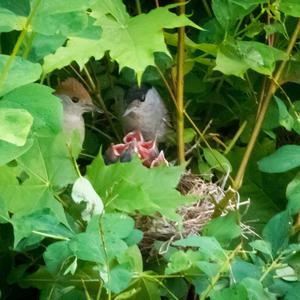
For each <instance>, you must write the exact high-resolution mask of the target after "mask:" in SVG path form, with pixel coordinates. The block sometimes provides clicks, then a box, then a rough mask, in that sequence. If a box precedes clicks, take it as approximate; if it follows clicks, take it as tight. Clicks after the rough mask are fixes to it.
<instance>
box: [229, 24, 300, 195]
mask: <svg viewBox="0 0 300 300" xmlns="http://www.w3.org/2000/svg"><path fill="white" fill-rule="evenodd" d="M299 33H300V19H298V23H297V25H296V28H295V30H294V32H293V35H292V37H291V39H290V42H289V45H288V47H287V50H286V53H287V54H288V56H290V55H291V52H292V49H293V48H294V46H295V43H296V40H297V38H298V36H299ZM286 63H287V61H286V60H284V61H282V62H281V64H280V65H279V68H278V70H277V71H276V72H275V74H274V76H273V77H272V78H273V80H271V81H270V84H269V88H268V89H267V94H266V97H265V98H264V99H263V102H262V105H261V108H260V112H259V115H258V117H257V120H256V124H255V126H254V128H253V131H252V134H251V137H250V140H249V143H248V145H247V148H246V151H245V153H244V156H243V159H242V162H241V164H240V167H239V169H238V172H237V174H236V177H235V180H234V185H233V187H234V189H236V190H238V189H239V188H240V187H241V185H242V183H243V178H244V175H245V172H246V168H247V165H248V162H249V159H250V156H251V154H252V151H253V149H254V146H255V143H256V140H257V138H258V135H259V133H260V129H261V127H262V124H263V121H264V118H265V115H266V112H267V110H268V107H269V104H270V102H271V99H272V97H273V95H274V94H275V92H276V90H277V88H278V87H277V84H276V82H280V77H281V75H282V72H283V70H284V67H285V66H286Z"/></svg>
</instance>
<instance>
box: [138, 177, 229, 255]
mask: <svg viewBox="0 0 300 300" xmlns="http://www.w3.org/2000/svg"><path fill="white" fill-rule="evenodd" d="M177 189H178V190H179V191H180V192H181V193H182V194H183V195H193V196H196V197H197V198H198V200H197V201H196V202H195V203H194V204H189V205H185V206H183V207H180V208H179V209H178V210H177V213H178V214H179V215H181V216H182V219H183V224H182V227H181V228H179V227H178V224H176V223H175V222H174V221H170V220H168V219H166V218H164V217H162V216H160V215H157V216H154V217H149V216H147V217H145V216H141V215H138V216H137V217H136V226H137V228H139V229H140V230H142V231H143V232H144V238H143V240H142V242H141V244H140V246H141V250H142V252H144V253H148V254H149V253H150V251H151V249H152V248H153V244H154V242H155V241H162V242H165V244H167V245H168V244H170V243H171V242H172V241H174V240H177V239H180V238H184V237H187V236H189V235H191V234H199V233H200V232H201V230H202V228H203V226H204V225H205V224H206V223H207V222H208V221H209V220H210V218H211V216H212V214H213V212H214V208H215V205H214V203H218V202H219V201H220V200H221V199H222V198H223V197H224V190H223V189H222V188H221V187H220V186H218V185H217V184H215V183H211V182H205V181H204V180H203V179H202V178H201V177H200V176H198V175H194V174H191V173H190V172H188V173H186V174H184V175H183V176H182V178H181V180H180V183H179V185H178V187H177ZM229 206H231V207H232V204H229ZM229 208H230V207H229Z"/></svg>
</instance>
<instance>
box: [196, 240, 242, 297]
mask: <svg viewBox="0 0 300 300" xmlns="http://www.w3.org/2000/svg"><path fill="white" fill-rule="evenodd" d="M241 248H242V246H241V244H239V245H238V246H237V247H236V248H235V249H234V250H233V251H232V252H231V253H230V255H229V256H227V259H226V260H225V262H224V263H223V265H222V266H221V268H220V270H219V272H218V274H217V275H216V276H214V277H213V278H212V280H211V282H210V285H209V286H208V287H207V288H206V290H205V291H204V292H203V293H202V294H201V296H200V300H205V299H206V297H207V296H208V294H209V293H210V291H211V290H212V289H213V288H214V286H215V285H216V283H217V282H218V280H219V279H220V277H221V275H222V273H223V272H224V271H225V270H226V269H227V268H228V267H229V264H230V262H231V261H232V259H233V258H234V257H235V255H236V254H237V253H238V252H239V251H240V250H241Z"/></svg>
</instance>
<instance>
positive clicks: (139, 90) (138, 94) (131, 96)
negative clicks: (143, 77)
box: [124, 83, 151, 103]
mask: <svg viewBox="0 0 300 300" xmlns="http://www.w3.org/2000/svg"><path fill="white" fill-rule="evenodd" d="M150 88H151V86H150V85H148V84H145V83H143V84H142V85H141V86H140V87H139V86H138V85H134V86H133V87H131V88H130V89H129V90H128V91H127V93H126V94H125V98H124V99H125V102H126V103H130V102H132V101H134V100H140V101H145V96H146V94H147V92H148V90H149V89H150Z"/></svg>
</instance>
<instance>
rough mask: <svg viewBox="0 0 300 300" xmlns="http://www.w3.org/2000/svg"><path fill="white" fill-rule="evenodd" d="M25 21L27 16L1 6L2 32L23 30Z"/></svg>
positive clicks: (0, 24) (0, 27)
mask: <svg viewBox="0 0 300 300" xmlns="http://www.w3.org/2000/svg"><path fill="white" fill-rule="evenodd" d="M0 5H1V3H0ZM25 23H26V17H24V16H18V15H17V14H15V13H13V12H12V11H10V10H8V9H5V8H3V7H0V32H9V31H12V30H22V29H23V28H24V26H25Z"/></svg>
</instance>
